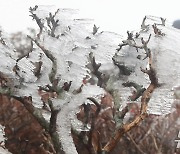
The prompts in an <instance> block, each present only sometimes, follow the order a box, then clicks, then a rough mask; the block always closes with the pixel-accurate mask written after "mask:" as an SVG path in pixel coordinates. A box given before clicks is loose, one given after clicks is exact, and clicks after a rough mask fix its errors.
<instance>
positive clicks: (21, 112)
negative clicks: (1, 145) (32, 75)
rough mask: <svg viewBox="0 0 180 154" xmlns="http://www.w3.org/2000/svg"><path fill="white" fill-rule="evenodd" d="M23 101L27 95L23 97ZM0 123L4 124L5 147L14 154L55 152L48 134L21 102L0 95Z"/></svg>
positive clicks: (26, 98) (47, 153) (46, 153)
mask: <svg viewBox="0 0 180 154" xmlns="http://www.w3.org/2000/svg"><path fill="white" fill-rule="evenodd" d="M23 99H24V101H26V100H28V101H29V98H28V97H25V98H23ZM0 124H1V125H3V126H5V129H4V132H5V138H6V141H5V147H6V148H7V149H8V150H9V151H10V152H12V153H14V154H16V153H17V154H19V153H27V154H37V153H38V154H49V153H55V150H54V147H53V144H52V141H51V137H50V135H49V134H48V133H47V132H46V131H45V130H44V129H43V127H42V126H41V125H40V124H39V123H38V121H37V120H36V119H35V117H33V115H31V114H30V113H29V111H28V110H27V109H26V108H25V106H24V105H23V104H22V102H20V101H18V100H17V99H15V98H13V97H10V96H7V95H2V94H1V95H0Z"/></svg>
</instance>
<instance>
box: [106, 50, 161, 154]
mask: <svg viewBox="0 0 180 154" xmlns="http://www.w3.org/2000/svg"><path fill="white" fill-rule="evenodd" d="M149 68H150V69H149V70H144V69H141V70H142V71H143V72H144V73H147V74H148V76H149V79H150V81H151V83H150V85H149V86H148V88H147V89H146V90H145V91H144V93H143V95H142V98H141V110H140V115H139V116H137V117H136V118H135V119H134V120H133V121H132V122H130V123H127V124H124V125H122V126H121V127H120V128H119V129H118V130H116V132H115V135H114V136H113V137H112V138H111V139H110V141H109V142H108V143H107V144H106V145H105V147H104V148H103V150H104V151H105V152H110V151H111V150H112V149H114V147H115V146H116V145H117V143H118V142H119V140H120V138H121V137H122V136H123V135H124V134H125V133H126V132H128V131H129V130H131V129H132V128H134V127H135V126H137V125H138V124H139V123H140V122H141V121H142V120H143V119H144V118H145V117H146V115H147V105H148V102H149V100H150V98H151V95H152V93H153V91H154V90H155V88H157V87H158V79H157V76H156V71H155V69H154V68H153V67H152V56H151V53H150V54H149Z"/></svg>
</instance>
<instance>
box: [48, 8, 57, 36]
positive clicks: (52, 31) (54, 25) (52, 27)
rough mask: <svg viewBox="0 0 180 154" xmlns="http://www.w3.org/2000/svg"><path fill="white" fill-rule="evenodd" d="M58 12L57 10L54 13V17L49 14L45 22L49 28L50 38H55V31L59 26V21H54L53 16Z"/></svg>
mask: <svg viewBox="0 0 180 154" xmlns="http://www.w3.org/2000/svg"><path fill="white" fill-rule="evenodd" d="M58 12H59V9H58V10H57V11H56V12H55V14H54V15H52V14H51V13H49V17H47V18H46V20H47V25H48V27H49V28H50V35H51V36H52V37H56V36H55V30H56V28H57V27H58V26H59V24H58V22H59V20H58V19H57V20H55V19H54V18H55V16H56V14H57V13H58ZM57 37H58V36H57Z"/></svg>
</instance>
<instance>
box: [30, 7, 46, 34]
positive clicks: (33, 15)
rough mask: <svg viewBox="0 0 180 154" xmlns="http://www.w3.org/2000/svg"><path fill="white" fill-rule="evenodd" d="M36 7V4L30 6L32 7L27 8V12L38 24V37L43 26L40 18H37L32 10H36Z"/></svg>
mask: <svg viewBox="0 0 180 154" xmlns="http://www.w3.org/2000/svg"><path fill="white" fill-rule="evenodd" d="M37 8H38V6H37V5H36V6H35V7H34V8H32V7H30V8H29V12H30V13H31V15H30V16H31V17H32V18H33V19H35V20H36V23H37V25H38V26H39V29H40V30H39V33H38V35H37V36H38V37H39V36H40V35H41V33H42V30H43V28H44V23H43V22H42V20H41V19H40V18H38V16H37V15H36V14H34V13H33V12H34V11H36V10H37Z"/></svg>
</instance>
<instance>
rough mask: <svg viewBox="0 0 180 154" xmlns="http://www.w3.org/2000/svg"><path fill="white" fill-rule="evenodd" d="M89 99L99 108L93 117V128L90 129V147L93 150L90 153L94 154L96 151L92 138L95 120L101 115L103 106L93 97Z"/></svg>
mask: <svg viewBox="0 0 180 154" xmlns="http://www.w3.org/2000/svg"><path fill="white" fill-rule="evenodd" d="M87 99H89V100H90V101H92V102H93V103H94V104H95V105H96V107H97V109H96V112H95V114H94V115H92V120H91V128H90V132H89V137H88V145H89V146H90V149H91V150H90V151H91V153H92V154H93V153H94V151H95V150H94V148H93V145H92V137H93V132H94V127H95V120H96V119H97V117H98V115H99V112H100V110H101V105H100V104H99V103H98V102H97V101H96V100H95V99H94V98H92V97H89V98H87ZM98 149H99V148H98Z"/></svg>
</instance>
